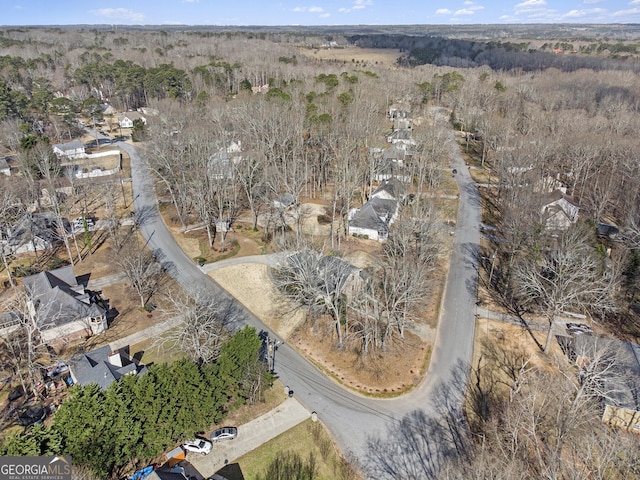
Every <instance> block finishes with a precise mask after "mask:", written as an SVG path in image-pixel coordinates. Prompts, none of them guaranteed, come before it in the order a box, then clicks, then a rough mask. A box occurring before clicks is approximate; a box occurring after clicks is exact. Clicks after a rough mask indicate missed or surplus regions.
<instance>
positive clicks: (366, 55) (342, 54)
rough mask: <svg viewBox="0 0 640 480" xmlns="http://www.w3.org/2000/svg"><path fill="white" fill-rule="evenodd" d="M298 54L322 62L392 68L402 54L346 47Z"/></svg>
mask: <svg viewBox="0 0 640 480" xmlns="http://www.w3.org/2000/svg"><path fill="white" fill-rule="evenodd" d="M300 53H301V54H302V55H305V56H307V57H311V58H314V59H317V60H322V61H334V62H340V63H346V62H348V63H349V64H353V65H355V63H356V62H358V65H359V64H360V63H364V64H365V66H366V65H367V64H370V65H373V64H376V65H387V66H389V67H394V66H395V63H396V60H397V59H398V57H400V56H401V55H402V54H401V52H400V50H394V49H391V48H389V49H387V48H360V47H355V46H347V47H344V48H316V49H301V50H300Z"/></svg>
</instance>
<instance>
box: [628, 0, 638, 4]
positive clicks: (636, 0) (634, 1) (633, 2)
mask: <svg viewBox="0 0 640 480" xmlns="http://www.w3.org/2000/svg"><path fill="white" fill-rule="evenodd" d="M639 3H640V0H633V1H631V2H629V5H638V4H639Z"/></svg>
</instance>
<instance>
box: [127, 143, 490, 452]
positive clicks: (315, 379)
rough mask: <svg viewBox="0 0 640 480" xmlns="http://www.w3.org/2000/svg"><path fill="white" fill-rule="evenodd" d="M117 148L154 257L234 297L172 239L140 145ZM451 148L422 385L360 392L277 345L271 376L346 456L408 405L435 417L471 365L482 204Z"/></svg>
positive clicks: (187, 283) (215, 294)
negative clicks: (443, 395)
mask: <svg viewBox="0 0 640 480" xmlns="http://www.w3.org/2000/svg"><path fill="white" fill-rule="evenodd" d="M452 137H453V134H452ZM118 146H119V147H120V148H122V149H123V150H124V151H126V152H127V153H128V154H129V156H130V158H131V177H132V181H133V195H134V208H135V211H136V219H137V222H138V226H139V228H140V231H141V233H142V235H143V237H144V238H145V239H146V240H147V242H148V246H149V248H150V249H151V250H152V251H153V252H154V254H155V255H156V258H157V259H158V260H159V261H160V262H161V263H162V264H163V266H164V267H165V268H166V269H167V271H168V272H169V273H170V274H171V275H172V276H173V277H174V278H175V279H176V281H178V283H180V285H181V286H182V287H183V288H184V289H185V290H186V291H187V292H188V293H190V294H195V293H199V292H202V291H204V290H206V291H207V292H209V293H210V295H211V297H212V301H215V300H216V299H218V300H219V299H227V298H232V297H231V296H230V295H229V294H228V293H227V292H226V291H224V290H223V289H222V288H221V287H220V286H219V285H218V284H217V283H216V282H214V281H213V279H211V278H210V277H209V276H207V275H206V274H205V273H204V272H203V271H202V270H201V268H200V267H198V266H197V265H196V264H195V263H194V262H193V261H192V260H191V259H190V258H188V257H187V256H186V255H185V253H184V252H183V251H182V249H181V248H180V247H179V246H178V244H177V243H176V242H175V240H174V239H173V236H172V235H171V233H170V232H169V230H168V228H167V227H166V225H165V224H164V222H163V220H162V218H161V216H160V214H159V211H158V208H157V199H156V195H155V191H154V188H153V181H152V175H151V173H150V172H149V170H148V169H147V168H146V167H145V163H144V161H143V159H142V158H141V157H140V155H139V152H138V151H137V149H136V148H135V147H133V146H132V145H129V144H126V143H122V142H120V143H119V144H118ZM451 150H452V152H451V153H452V168H456V169H457V171H458V172H459V173H458V174H457V176H456V180H457V182H458V187H459V189H460V203H459V210H458V221H457V225H456V230H455V239H454V246H453V252H452V256H451V260H450V268H449V275H448V279H447V282H446V286H445V292H444V296H443V300H442V308H441V313H440V322H439V326H438V332H437V335H436V340H435V344H434V347H433V353H432V357H431V364H430V367H429V371H428V373H427V375H426V378H425V380H424V381H423V382H422V384H421V385H420V386H419V387H418V388H416V389H414V390H413V391H412V392H410V393H408V394H406V395H404V396H401V397H397V398H391V399H373V398H369V397H365V396H362V395H359V394H357V393H354V392H352V391H350V390H348V389H346V388H344V387H342V386H341V385H339V384H337V383H336V382H335V381H333V380H332V379H331V378H329V377H327V376H326V375H324V374H323V373H322V372H321V371H320V370H319V369H318V368H317V367H315V366H314V365H312V364H311V363H310V362H309V361H308V360H307V359H306V358H304V357H303V356H302V355H300V354H299V353H298V352H297V351H296V350H294V349H293V348H291V347H290V346H289V345H287V344H286V343H284V344H282V345H280V346H279V347H278V350H277V353H276V358H275V371H276V374H277V375H278V377H279V378H280V380H281V381H282V382H283V383H285V384H286V385H289V387H290V388H291V389H292V390H293V391H294V394H295V396H296V398H297V399H298V400H299V401H300V402H301V403H302V404H303V405H305V407H306V408H307V409H308V410H309V411H310V412H311V411H315V412H316V413H317V414H318V417H319V418H320V420H321V421H322V422H323V423H324V424H325V425H326V426H327V428H328V429H329V430H330V431H331V433H332V434H333V435H334V437H335V439H336V441H337V442H338V445H339V446H340V447H341V449H342V452H343V454H344V455H346V456H347V457H348V458H354V457H355V459H358V460H360V461H364V459H365V458H366V450H367V441H368V439H369V438H372V437H375V436H378V435H381V434H384V432H385V431H386V430H387V429H388V428H390V427H391V426H392V425H393V422H394V421H396V420H399V419H401V418H402V417H403V416H404V415H406V414H407V413H409V412H411V411H413V410H416V409H423V410H425V411H426V412H427V413H428V414H429V415H436V410H437V409H435V408H434V406H435V402H434V398H433V397H434V392H435V390H436V388H437V386H438V385H441V384H451V385H454V384H456V378H455V377H456V370H457V368H458V366H459V365H468V364H469V362H470V360H471V355H472V348H473V331H474V310H473V308H474V302H475V295H476V281H477V275H476V264H477V251H478V245H479V224H480V201H479V195H478V191H477V188H476V187H475V185H474V183H473V181H472V180H471V176H470V174H469V172H468V170H467V168H466V167H465V164H464V161H463V159H462V157H461V155H460V151H459V148H458V146H457V144H455V142H452V143H451ZM243 317H244V323H246V324H249V325H251V326H253V327H255V328H256V329H257V330H258V331H261V330H262V331H267V332H269V335H270V336H271V338H276V339H277V336H276V335H275V334H274V333H273V332H271V331H270V330H269V328H268V327H267V326H266V325H264V324H263V323H262V322H261V321H260V320H259V319H257V318H256V317H255V316H254V315H253V314H251V312H249V311H247V310H246V309H244V308H243ZM457 385H458V387H457V388H458V393H462V391H463V389H464V385H460V384H459V383H458V384H457Z"/></svg>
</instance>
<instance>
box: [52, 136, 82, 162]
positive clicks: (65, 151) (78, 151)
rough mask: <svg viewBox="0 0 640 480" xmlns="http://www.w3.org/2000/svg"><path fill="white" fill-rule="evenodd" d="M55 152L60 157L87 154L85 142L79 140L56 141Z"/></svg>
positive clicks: (75, 156)
mask: <svg viewBox="0 0 640 480" xmlns="http://www.w3.org/2000/svg"><path fill="white" fill-rule="evenodd" d="M53 153H55V154H56V156H58V157H67V158H84V157H85V156H86V152H85V150H84V144H83V143H82V142H81V141H79V140H74V141H72V142H67V143H56V144H55V145H54V146H53Z"/></svg>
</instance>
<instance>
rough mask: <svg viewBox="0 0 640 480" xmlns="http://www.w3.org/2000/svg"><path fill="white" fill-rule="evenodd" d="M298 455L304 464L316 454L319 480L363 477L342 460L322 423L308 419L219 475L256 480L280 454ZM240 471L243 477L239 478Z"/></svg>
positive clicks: (236, 479)
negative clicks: (290, 453) (291, 453)
mask: <svg viewBox="0 0 640 480" xmlns="http://www.w3.org/2000/svg"><path fill="white" fill-rule="evenodd" d="M284 452H295V453H297V454H298V455H300V457H302V459H303V460H304V461H306V460H307V459H308V458H309V455H310V454H311V455H313V457H314V458H315V461H316V465H317V477H314V478H317V479H318V480H336V479H344V480H349V479H352V480H355V479H357V478H359V477H358V476H357V475H356V474H355V473H353V472H352V471H351V470H350V469H349V468H348V467H347V466H346V465H345V464H344V462H343V461H342V459H341V457H340V456H339V454H338V452H337V450H336V448H335V446H334V444H333V441H332V440H331V438H330V437H329V435H328V433H327V431H326V430H325V429H324V427H323V426H322V424H321V423H320V422H315V423H314V422H312V421H311V420H307V421H305V422H302V423H301V424H300V425H298V426H296V427H294V428H292V429H291V430H288V431H287V432H285V433H283V434H281V435H279V436H278V437H276V438H274V439H273V440H271V441H270V442H269V443H266V444H264V445H262V446H261V447H259V448H256V449H255V450H253V451H252V452H249V453H248V454H246V455H244V456H242V457H240V458H239V459H237V460H236V461H235V462H234V465H232V466H229V467H225V468H224V469H222V470H221V471H220V472H219V473H220V474H222V475H224V476H225V477H226V478H228V479H229V480H252V479H255V478H256V476H257V475H265V473H266V469H267V467H268V465H269V463H271V461H273V459H274V458H275V457H276V455H277V454H278V453H284ZM238 470H240V472H241V474H240V475H239V474H238V473H239V472H238Z"/></svg>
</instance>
